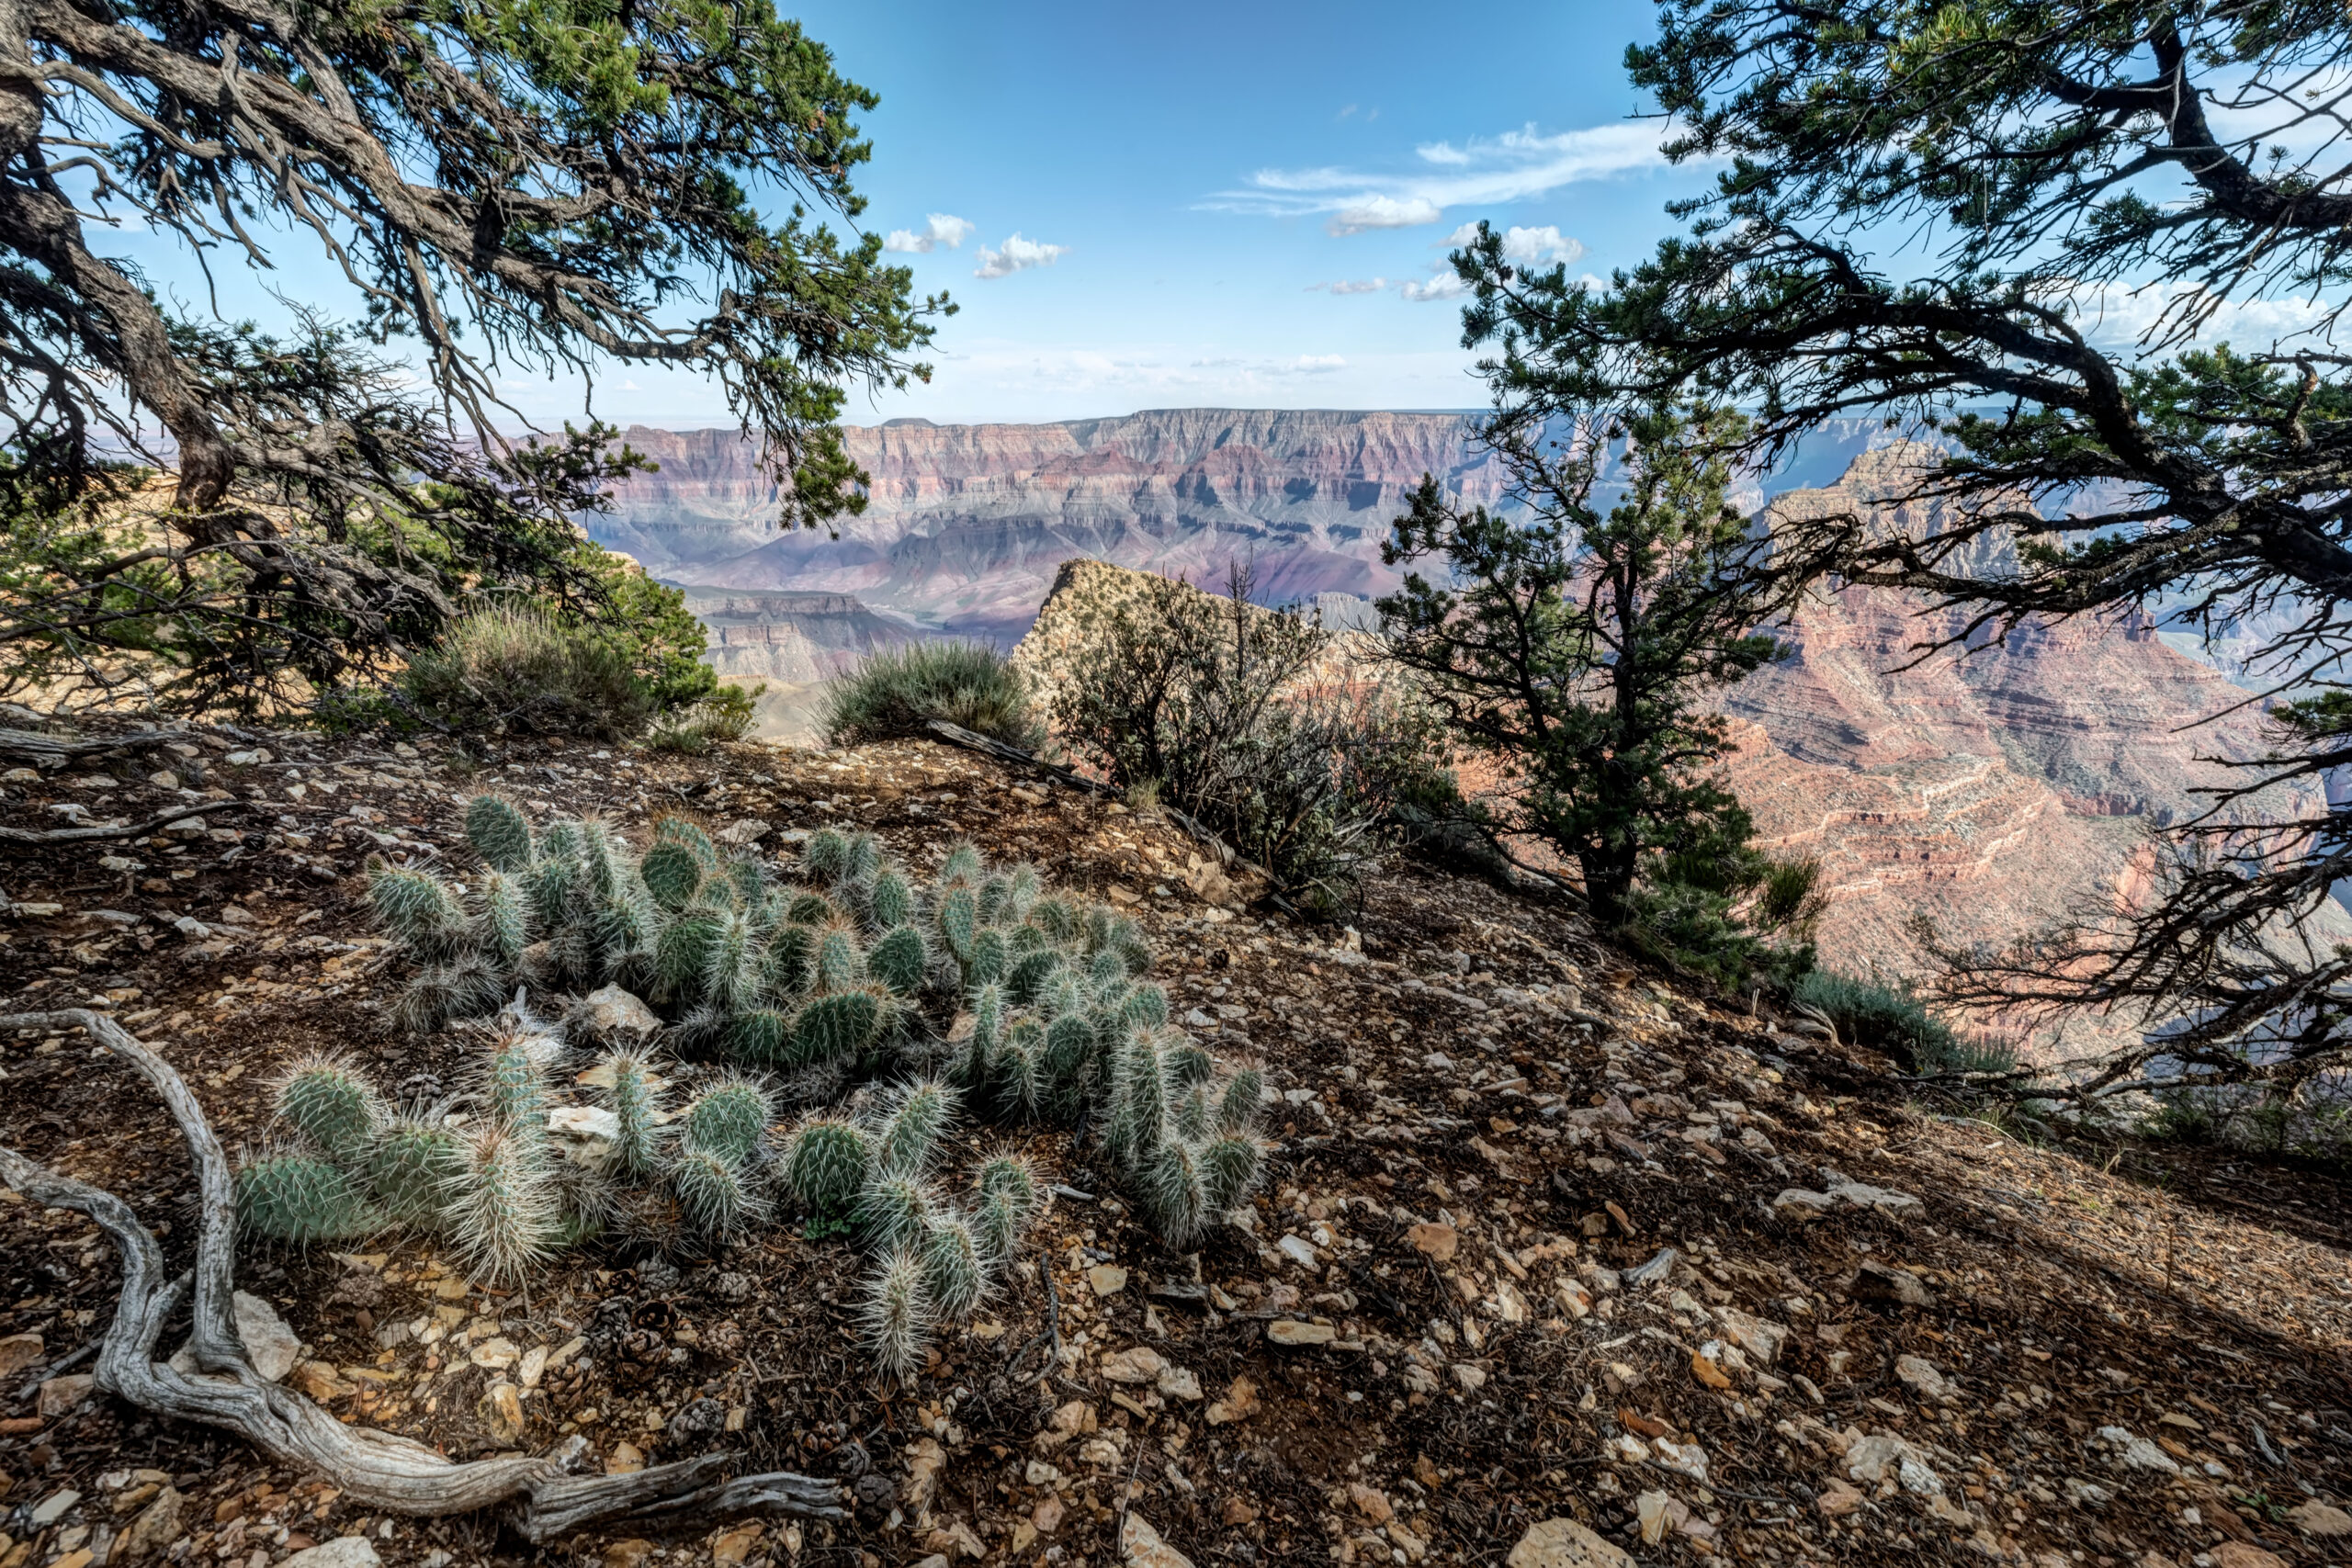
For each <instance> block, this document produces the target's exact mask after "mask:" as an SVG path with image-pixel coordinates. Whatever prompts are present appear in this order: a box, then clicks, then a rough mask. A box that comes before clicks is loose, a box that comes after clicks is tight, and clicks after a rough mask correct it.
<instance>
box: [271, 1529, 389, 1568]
mask: <svg viewBox="0 0 2352 1568" xmlns="http://www.w3.org/2000/svg"><path fill="white" fill-rule="evenodd" d="M379 1562H383V1559H382V1558H380V1557H379V1556H377V1555H376V1549H375V1548H374V1547H372V1546H370V1545H368V1538H367V1537H366V1536H364V1535H344V1536H337V1537H335V1539H334V1540H330V1541H327V1542H325V1543H324V1544H322V1545H319V1546H311V1547H305V1548H304V1549H303V1550H301V1551H298V1552H296V1553H295V1554H294V1555H293V1556H291V1557H289V1558H288V1559H286V1560H285V1561H284V1562H281V1563H279V1564H278V1568H376V1565H377V1564H378V1563H379Z"/></svg>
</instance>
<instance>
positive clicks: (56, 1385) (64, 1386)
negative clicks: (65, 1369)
mask: <svg viewBox="0 0 2352 1568" xmlns="http://www.w3.org/2000/svg"><path fill="white" fill-rule="evenodd" d="M97 1386H98V1380H97V1379H96V1377H94V1376H93V1375H91V1374H90V1373H88V1372H74V1373H73V1374H71V1375H69V1376H66V1377H62V1378H51V1379H50V1380H49V1381H48V1382H44V1383H42V1384H41V1385H40V1404H39V1405H38V1406H37V1408H38V1409H39V1410H40V1417H41V1419H42V1420H44V1421H54V1420H55V1419H57V1417H59V1416H62V1415H64V1414H66V1413H67V1412H68V1411H71V1410H76V1409H79V1408H80V1407H81V1406H82V1405H83V1404H85V1402H87V1401H88V1399H89V1397H90V1395H91V1393H94V1392H95V1391H96V1388H97Z"/></svg>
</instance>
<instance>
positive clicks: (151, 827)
mask: <svg viewBox="0 0 2352 1568" xmlns="http://www.w3.org/2000/svg"><path fill="white" fill-rule="evenodd" d="M246 808H247V807H246V803H245V802H244V801H242V800H208V801H205V802H203V803H202V804H200V805H191V806H175V807H172V808H171V809H170V810H169V811H166V812H164V814H163V815H162V816H160V817H150V818H147V820H146V821H144V822H125V823H123V824H122V825H121V826H119V827H116V828H51V829H40V828H0V844H89V843H96V842H97V841H98V840H101V839H137V838H141V837H143V836H145V835H146V834H149V833H160V832H162V831H163V830H164V829H166V828H168V827H170V826H171V825H172V824H173V823H175V822H185V821H187V819H188V818H191V817H203V816H207V815H210V816H221V815H224V814H226V813H228V812H232V811H243V810H245V809H246Z"/></svg>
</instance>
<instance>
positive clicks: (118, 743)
mask: <svg viewBox="0 0 2352 1568" xmlns="http://www.w3.org/2000/svg"><path fill="white" fill-rule="evenodd" d="M186 743H187V736H186V735H184V734H182V733H180V732H179V731H177V730H171V729H135V730H132V731H131V732H130V734H128V735H50V734H46V733H44V732H42V731H40V730H38V729H14V728H0V757H17V758H20V759H22V760H23V761H28V762H30V763H32V764H33V765H34V766H35V767H39V768H55V767H61V766H62V765H63V764H65V763H67V762H70V761H74V759H76V758H78V757H105V756H109V755H111V754H113V753H114V752H117V751H152V750H155V749H156V748H157V747H159V746H172V745H185V744H186Z"/></svg>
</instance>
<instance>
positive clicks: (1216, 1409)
mask: <svg viewBox="0 0 2352 1568" xmlns="http://www.w3.org/2000/svg"><path fill="white" fill-rule="evenodd" d="M1257 1413H1258V1385H1257V1384H1256V1383H1255V1382H1252V1381H1250V1379H1249V1378H1247V1377H1238V1378H1235V1379H1234V1380H1233V1386H1232V1387H1231V1388H1228V1389H1227V1390H1226V1393H1225V1397H1224V1398H1223V1399H1220V1400H1218V1401H1216V1403H1215V1404H1211V1405H1210V1406H1209V1407H1208V1412H1207V1416H1208V1423H1209V1425H1210V1426H1212V1427H1222V1426H1225V1425H1227V1423H1229V1422H1234V1421H1247V1420H1248V1419H1250V1416H1254V1415H1256V1414H1257Z"/></svg>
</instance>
